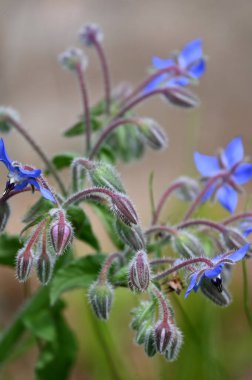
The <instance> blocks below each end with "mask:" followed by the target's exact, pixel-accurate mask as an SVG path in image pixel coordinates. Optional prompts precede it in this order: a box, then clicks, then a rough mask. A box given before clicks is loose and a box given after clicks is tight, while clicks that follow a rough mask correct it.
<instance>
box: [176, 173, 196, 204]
mask: <svg viewBox="0 0 252 380" xmlns="http://www.w3.org/2000/svg"><path fill="white" fill-rule="evenodd" d="M176 182H181V183H183V184H182V185H181V186H180V187H179V188H178V189H176V191H175V194H176V195H177V197H178V198H179V199H181V200H182V201H186V202H192V201H194V200H195V198H196V197H197V195H198V194H199V192H200V186H199V183H198V182H197V181H196V180H195V179H193V178H190V177H180V178H178V179H177V181H176ZM176 182H175V183H176ZM175 183H174V184H175Z"/></svg>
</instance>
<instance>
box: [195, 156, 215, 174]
mask: <svg viewBox="0 0 252 380" xmlns="http://www.w3.org/2000/svg"><path fill="white" fill-rule="evenodd" d="M194 162H195V165H196V167H197V169H198V171H199V172H200V174H201V175H203V176H204V177H211V176H213V175H215V174H217V173H218V172H219V171H220V165H219V161H218V159H217V157H215V156H206V155H205V154H201V153H199V152H195V153H194Z"/></svg>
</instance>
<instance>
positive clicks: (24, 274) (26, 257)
mask: <svg viewBox="0 0 252 380" xmlns="http://www.w3.org/2000/svg"><path fill="white" fill-rule="evenodd" d="M33 260H34V259H33V252H32V250H31V249H30V248H29V246H25V247H24V248H21V249H20V250H19V251H18V253H17V259H16V276H17V279H18V280H19V281H20V282H25V281H27V280H28V278H29V277H30V275H31V269H32V266H33Z"/></svg>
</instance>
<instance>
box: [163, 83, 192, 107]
mask: <svg viewBox="0 0 252 380" xmlns="http://www.w3.org/2000/svg"><path fill="white" fill-rule="evenodd" d="M164 96H165V97H166V99H167V100H168V101H169V102H170V103H171V104H173V105H175V106H178V107H182V108H194V107H197V106H198V105H199V99H198V98H197V96H196V95H195V94H194V93H193V92H191V91H190V90H188V89H185V88H181V87H174V88H169V89H167V91H165V92H164Z"/></svg>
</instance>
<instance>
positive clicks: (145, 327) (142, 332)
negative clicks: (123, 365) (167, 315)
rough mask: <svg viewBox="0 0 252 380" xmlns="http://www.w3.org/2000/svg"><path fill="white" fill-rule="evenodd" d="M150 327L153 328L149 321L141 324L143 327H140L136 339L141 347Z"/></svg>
mask: <svg viewBox="0 0 252 380" xmlns="http://www.w3.org/2000/svg"><path fill="white" fill-rule="evenodd" d="M150 327H151V326H150V323H149V322H148V321H145V322H143V323H142V324H141V326H140V327H139V329H138V330H137V333H136V338H135V342H136V344H138V345H139V346H140V345H141V344H144V341H145V336H146V333H147V331H148V329H149V328H150Z"/></svg>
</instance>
